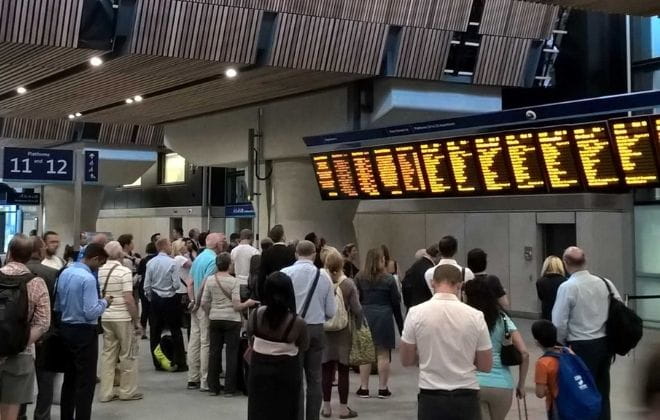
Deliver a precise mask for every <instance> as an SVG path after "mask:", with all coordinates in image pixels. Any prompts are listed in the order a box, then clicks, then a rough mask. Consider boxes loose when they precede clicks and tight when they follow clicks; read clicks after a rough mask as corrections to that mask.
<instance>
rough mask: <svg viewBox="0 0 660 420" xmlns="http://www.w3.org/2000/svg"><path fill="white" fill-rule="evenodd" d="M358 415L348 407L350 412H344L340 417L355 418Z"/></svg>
mask: <svg viewBox="0 0 660 420" xmlns="http://www.w3.org/2000/svg"><path fill="white" fill-rule="evenodd" d="M357 416H358V413H357V412H356V411H353V410H351V409H350V408H349V409H348V414H342V415H340V416H339V418H340V419H354V418H356V417H357Z"/></svg>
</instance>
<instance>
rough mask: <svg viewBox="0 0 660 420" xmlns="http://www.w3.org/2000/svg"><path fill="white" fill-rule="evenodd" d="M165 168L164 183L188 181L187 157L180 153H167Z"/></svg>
mask: <svg viewBox="0 0 660 420" xmlns="http://www.w3.org/2000/svg"><path fill="white" fill-rule="evenodd" d="M164 163H165V170H164V171H163V183H164V184H174V183H178V182H185V181H186V159H184V158H183V157H182V156H179V154H178V153H168V154H166V155H165V161H164Z"/></svg>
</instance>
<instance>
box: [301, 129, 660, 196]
mask: <svg viewBox="0 0 660 420" xmlns="http://www.w3.org/2000/svg"><path fill="white" fill-rule="evenodd" d="M312 162H313V167H314V171H315V172H316V179H317V182H318V185H319V190H320V192H321V196H322V198H323V199H326V200H338V199H378V198H380V199H387V198H419V197H451V196H464V195H468V196H469V195H496V194H526V193H529V194H540V193H556V192H580V191H597V192H622V191H625V190H627V189H629V188H634V187H652V186H653V187H655V186H660V165H659V164H658V162H660V117H657V116H642V117H632V118H625V119H617V120H611V121H597V122H593V123H587V124H578V125H563V126H557V127H545V128H533V129H526V130H512V131H507V132H501V133H488V134H482V135H476V136H471V137H470V136H464V137H457V138H447V139H429V140H426V141H418V142H414V143H403V144H396V145H386V146H375V147H371V148H365V149H359V150H341V151H334V152H325V153H316V154H313V155H312Z"/></svg>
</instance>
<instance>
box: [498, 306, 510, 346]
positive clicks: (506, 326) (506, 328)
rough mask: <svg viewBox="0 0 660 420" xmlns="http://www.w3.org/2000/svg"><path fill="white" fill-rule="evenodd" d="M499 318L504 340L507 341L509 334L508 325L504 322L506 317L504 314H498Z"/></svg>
mask: <svg viewBox="0 0 660 420" xmlns="http://www.w3.org/2000/svg"><path fill="white" fill-rule="evenodd" d="M500 318H501V319H502V323H503V324H504V337H506V339H507V340H508V339H509V337H510V335H511V334H510V332H509V325H508V323H507V322H506V315H505V314H504V312H500Z"/></svg>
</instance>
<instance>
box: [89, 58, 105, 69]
mask: <svg viewBox="0 0 660 420" xmlns="http://www.w3.org/2000/svg"><path fill="white" fill-rule="evenodd" d="M89 64H91V65H92V66H94V67H98V66H100V65H101V64H103V60H101V59H100V58H99V57H92V58H90V59H89Z"/></svg>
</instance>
